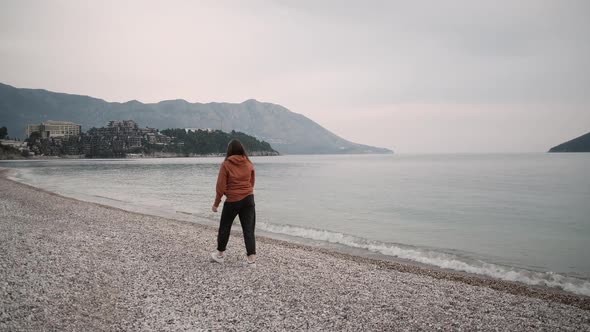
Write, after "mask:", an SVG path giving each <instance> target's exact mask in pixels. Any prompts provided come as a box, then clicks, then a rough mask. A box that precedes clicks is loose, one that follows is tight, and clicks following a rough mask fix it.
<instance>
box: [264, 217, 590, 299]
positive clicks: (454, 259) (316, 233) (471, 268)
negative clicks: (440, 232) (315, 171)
mask: <svg viewBox="0 0 590 332" xmlns="http://www.w3.org/2000/svg"><path fill="white" fill-rule="evenodd" d="M257 227H258V228H259V229H261V230H263V231H266V232H270V233H275V234H281V235H288V236H295V237H300V238H304V239H311V240H316V241H324V242H329V243H335V244H340V245H344V246H347V247H350V248H358V249H364V250H368V251H370V252H375V253H380V254H383V255H387V256H392V257H397V258H402V259H407V260H411V261H414V262H418V263H423V264H428V265H433V266H437V267H440V268H444V269H450V270H455V271H462V272H468V273H473V274H479V275H484V276H489V277H493V278H497V279H502V280H508V281H517V282H522V283H525V284H528V285H535V286H546V287H555V288H560V289H562V290H565V291H568V292H572V293H575V294H580V295H586V296H590V282H589V281H587V280H583V279H578V278H573V277H569V276H565V275H561V274H558V273H554V272H538V271H530V270H525V269H519V268H515V267H509V266H503V265H498V264H493V263H488V262H484V261H482V260H478V259H471V258H467V257H462V256H459V255H454V254H450V253H446V252H441V251H435V250H430V249H424V248H419V247H413V246H408V245H401V244H395V243H385V242H379V241H372V240H367V239H363V238H360V237H356V236H353V235H348V234H343V233H338V232H331V231H327V230H321V229H313V228H304V227H297V226H291V225H277V224H270V223H264V222H260V223H257Z"/></svg>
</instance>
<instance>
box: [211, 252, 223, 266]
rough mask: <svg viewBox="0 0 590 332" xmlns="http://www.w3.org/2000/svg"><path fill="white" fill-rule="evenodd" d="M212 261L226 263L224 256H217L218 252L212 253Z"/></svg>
mask: <svg viewBox="0 0 590 332" xmlns="http://www.w3.org/2000/svg"><path fill="white" fill-rule="evenodd" d="M211 260H212V261H214V262H217V263H219V264H223V262H224V261H225V257H224V256H219V255H218V254H217V251H215V252H212V253H211Z"/></svg>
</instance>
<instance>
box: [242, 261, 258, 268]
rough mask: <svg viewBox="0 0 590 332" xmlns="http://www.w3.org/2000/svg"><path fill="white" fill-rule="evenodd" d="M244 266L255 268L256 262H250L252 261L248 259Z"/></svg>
mask: <svg viewBox="0 0 590 332" xmlns="http://www.w3.org/2000/svg"><path fill="white" fill-rule="evenodd" d="M244 266H245V267H247V268H250V269H253V268H255V267H256V262H250V261H248V260H246V261H245V262H244Z"/></svg>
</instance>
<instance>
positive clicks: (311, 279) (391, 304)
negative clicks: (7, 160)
mask: <svg viewBox="0 0 590 332" xmlns="http://www.w3.org/2000/svg"><path fill="white" fill-rule="evenodd" d="M0 173H2V171H0ZM215 237H216V229H214V228H211V227H207V226H202V225H199V224H194V223H190V222H183V221H176V220H171V219H166V218H161V217H155V216H149V215H143V214H137V213H130V212H126V211H122V210H119V209H116V208H111V207H107V206H102V205H99V204H93V203H86V202H81V201H77V200H73V199H69V198H64V197H61V196H59V195H56V194H52V193H48V192H45V191H43V190H39V189H35V188H32V187H29V186H27V185H23V184H20V183H16V182H13V181H11V180H8V179H5V178H4V176H3V175H2V174H0V330H2V331H4V330H6V331H14V330H28V331H39V330H109V331H112V330H174V331H177V330H201V329H202V330H240V331H242V330H252V331H254V330H256V331H258V330H273V331H276V330H285V329H291V330H334V331H346V330H348V331H358V330H377V331H379V330H434V329H442V330H454V331H456V330H466V331H472V330H505V331H514V330H575V331H584V330H588V331H590V298H588V297H584V296H576V295H573V294H569V293H565V292H561V291H558V290H552V289H546V288H539V287H531V286H527V285H523V284H519V283H513V282H506V281H501V280H496V279H491V278H483V277H478V276H473V275H468V274H464V273H455V272H451V271H444V270H440V269H434V268H433V269H430V268H428V267H424V266H417V265H412V264H404V263H397V262H391V261H382V260H378V259H371V258H366V257H358V256H352V255H347V254H343V253H338V252H335V251H332V250H328V249H321V248H316V247H310V246H304V245H299V244H293V243H288V242H284V241H278V240H272V239H268V238H264V237H258V243H257V245H258V248H257V251H258V256H259V257H258V258H259V261H258V266H257V268H255V269H249V268H247V267H244V266H243V264H242V263H243V261H244V259H245V257H244V253H245V249H244V245H243V240H242V238H241V235H240V234H239V233H236V234H234V235H233V236H232V237H231V239H230V244H229V247H228V258H227V261H226V263H225V264H224V265H219V264H216V263H211V262H210V261H209V258H208V254H209V253H210V252H211V251H213V249H214V248H215V244H216V242H215Z"/></svg>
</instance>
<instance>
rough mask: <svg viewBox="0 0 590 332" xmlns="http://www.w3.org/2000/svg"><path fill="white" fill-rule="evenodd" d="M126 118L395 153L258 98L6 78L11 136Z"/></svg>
mask: <svg viewBox="0 0 590 332" xmlns="http://www.w3.org/2000/svg"><path fill="white" fill-rule="evenodd" d="M126 119H131V120H134V121H135V122H137V123H138V124H139V125H141V126H147V127H152V128H159V129H165V128H213V129H222V130H223V131H226V132H228V131H231V130H236V131H240V132H243V133H246V134H249V135H253V136H255V137H256V138H258V139H260V140H264V141H266V142H268V143H270V144H271V146H272V147H273V148H274V149H275V150H277V151H279V152H280V153H284V154H336V153H392V151H391V150H388V149H384V148H377V147H372V146H368V145H362V144H357V143H353V142H350V141H347V140H345V139H343V138H341V137H339V136H337V135H335V134H333V133H331V132H330V131H328V130H326V129H325V128H323V127H322V126H320V125H319V124H317V123H315V122H313V121H312V120H310V119H309V118H307V117H305V116H303V115H301V114H297V113H294V112H291V111H289V110H288V109H286V108H284V107H283V106H280V105H276V104H271V103H264V102H259V101H256V100H254V99H250V100H246V101H244V102H242V103H239V104H233V103H207V104H202V103H189V102H187V101H185V100H166V101H161V102H159V103H155V104H144V103H141V102H139V101H137V100H132V101H128V102H125V103H117V102H107V101H104V100H102V99H97V98H93V97H89V96H80V95H71V94H65V93H55V92H50V91H47V90H37V89H19V88H15V87H12V86H10V85H6V84H1V83H0V125H2V126H6V127H8V134H9V135H10V136H11V137H12V136H19V137H21V138H22V137H23V136H24V129H25V127H26V126H27V125H28V124H36V123H40V122H42V121H46V120H63V121H72V122H75V123H78V124H81V125H82V129H83V130H84V131H85V130H88V129H90V128H92V127H102V126H105V125H106V124H107V122H108V121H110V120H126Z"/></svg>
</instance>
